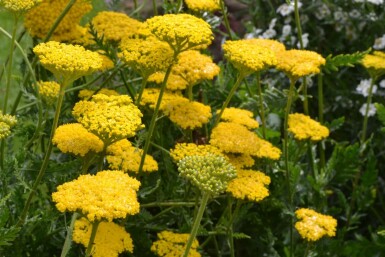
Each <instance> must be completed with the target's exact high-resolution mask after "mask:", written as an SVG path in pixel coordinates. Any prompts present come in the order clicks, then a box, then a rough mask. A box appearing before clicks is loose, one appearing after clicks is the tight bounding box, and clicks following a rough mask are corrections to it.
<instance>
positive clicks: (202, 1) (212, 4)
mask: <svg viewBox="0 0 385 257" xmlns="http://www.w3.org/2000/svg"><path fill="white" fill-rule="evenodd" d="M184 2H185V3H186V5H187V7H188V8H189V9H190V10H193V11H207V12H215V11H218V10H220V9H221V6H220V5H219V0H184Z"/></svg>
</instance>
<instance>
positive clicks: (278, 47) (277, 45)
mask: <svg viewBox="0 0 385 257" xmlns="http://www.w3.org/2000/svg"><path fill="white" fill-rule="evenodd" d="M247 40H248V41H249V42H250V43H252V44H256V45H258V46H260V47H263V48H267V49H270V50H271V51H273V53H275V54H279V53H280V52H282V51H285V50H286V47H285V45H284V44H282V43H281V42H279V41H277V40H272V39H265V38H252V39H247Z"/></svg>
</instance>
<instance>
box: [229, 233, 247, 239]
mask: <svg viewBox="0 0 385 257" xmlns="http://www.w3.org/2000/svg"><path fill="white" fill-rule="evenodd" d="M233 238H235V239H251V236H249V235H246V234H244V233H233Z"/></svg>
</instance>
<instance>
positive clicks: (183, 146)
mask: <svg viewBox="0 0 385 257" xmlns="http://www.w3.org/2000/svg"><path fill="white" fill-rule="evenodd" d="M207 154H215V155H221V154H222V153H221V151H220V150H219V149H218V148H216V147H215V146H212V145H197V144H194V143H178V144H176V145H175V147H174V149H171V150H170V156H171V158H172V160H173V161H174V162H178V161H180V160H182V159H183V158H184V157H186V156H191V155H201V156H204V155H207Z"/></svg>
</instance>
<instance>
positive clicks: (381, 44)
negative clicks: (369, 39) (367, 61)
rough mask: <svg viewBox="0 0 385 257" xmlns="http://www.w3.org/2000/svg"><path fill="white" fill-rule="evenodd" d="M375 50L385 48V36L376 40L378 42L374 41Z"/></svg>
mask: <svg viewBox="0 0 385 257" xmlns="http://www.w3.org/2000/svg"><path fill="white" fill-rule="evenodd" d="M373 48H374V49H376V50H380V49H384V48H385V34H384V35H382V37H379V38H376V40H374V45H373Z"/></svg>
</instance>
